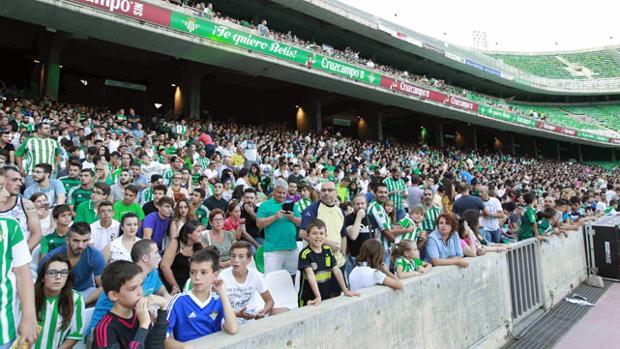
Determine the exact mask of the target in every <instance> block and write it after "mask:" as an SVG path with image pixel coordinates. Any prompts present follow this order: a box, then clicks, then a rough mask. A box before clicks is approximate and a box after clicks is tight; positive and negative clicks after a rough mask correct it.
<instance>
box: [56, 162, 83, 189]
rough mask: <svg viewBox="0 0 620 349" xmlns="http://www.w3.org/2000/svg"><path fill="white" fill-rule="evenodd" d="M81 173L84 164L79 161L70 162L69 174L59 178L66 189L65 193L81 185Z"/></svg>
mask: <svg viewBox="0 0 620 349" xmlns="http://www.w3.org/2000/svg"><path fill="white" fill-rule="evenodd" d="M80 171H82V163H81V162H80V161H79V160H72V161H69V174H68V175H67V176H64V177H60V178H58V180H59V181H60V183H62V185H63V186H64V188H65V193H68V192H70V191H71V189H73V188H75V187H77V186H79V185H80Z"/></svg>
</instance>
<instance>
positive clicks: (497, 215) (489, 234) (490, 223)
mask: <svg viewBox="0 0 620 349" xmlns="http://www.w3.org/2000/svg"><path fill="white" fill-rule="evenodd" d="M479 190H480V192H479V194H480V199H481V200H482V203H483V204H484V207H485V208H486V209H487V211H488V212H489V214H488V215H485V216H483V217H482V235H483V236H484V238H485V240H487V241H488V242H491V243H499V242H500V241H501V236H502V232H501V230H500V226H501V225H502V224H503V223H504V221H505V220H506V218H507V217H506V215H504V210H503V208H502V204H501V202H499V200H498V199H497V198H496V197H495V196H494V195H491V193H489V188H488V187H487V186H481V187H480V188H479ZM493 194H494V193H493Z"/></svg>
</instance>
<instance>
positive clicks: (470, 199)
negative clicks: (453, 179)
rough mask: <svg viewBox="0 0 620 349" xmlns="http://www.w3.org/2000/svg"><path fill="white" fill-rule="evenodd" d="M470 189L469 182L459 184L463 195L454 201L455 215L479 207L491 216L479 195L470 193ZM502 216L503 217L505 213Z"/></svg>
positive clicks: (486, 214)
mask: <svg viewBox="0 0 620 349" xmlns="http://www.w3.org/2000/svg"><path fill="white" fill-rule="evenodd" d="M469 190H470V188H469V184H467V183H460V184H459V194H460V195H461V196H460V197H459V198H458V199H456V200H455V201H454V204H453V205H452V212H454V214H455V215H457V216H460V215H461V214H463V212H465V211H466V210H472V209H474V210H475V209H477V210H479V211H482V212H483V213H484V216H485V217H487V216H490V214H491V213H490V212H489V210H488V209H487V208H486V206H485V205H484V203H483V202H482V200H481V199H480V198H479V197H477V196H473V195H469ZM501 217H503V214H502V215H501ZM495 218H500V215H499V214H498V215H497V217H495Z"/></svg>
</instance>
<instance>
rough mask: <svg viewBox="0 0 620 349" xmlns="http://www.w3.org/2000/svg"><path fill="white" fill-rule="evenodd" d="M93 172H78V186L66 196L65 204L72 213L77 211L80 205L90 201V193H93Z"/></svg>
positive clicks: (86, 170)
mask: <svg viewBox="0 0 620 349" xmlns="http://www.w3.org/2000/svg"><path fill="white" fill-rule="evenodd" d="M93 176H94V174H93V171H92V170H90V169H82V171H81V172H80V186H79V187H74V188H73V189H71V191H70V192H69V194H67V203H68V204H69V205H70V206H71V208H72V209H73V211H74V212H76V211H77V209H78V207H79V206H80V204H81V203H83V202H86V201H88V200H89V199H91V193H92V191H93V185H94V181H93Z"/></svg>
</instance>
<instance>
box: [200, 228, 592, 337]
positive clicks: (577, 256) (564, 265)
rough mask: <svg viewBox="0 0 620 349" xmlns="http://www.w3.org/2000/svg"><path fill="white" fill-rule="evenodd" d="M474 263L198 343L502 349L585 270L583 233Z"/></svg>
mask: <svg viewBox="0 0 620 349" xmlns="http://www.w3.org/2000/svg"><path fill="white" fill-rule="evenodd" d="M469 261H470V266H469V268H466V269H460V268H458V267H453V266H449V267H438V268H434V269H432V270H431V271H430V272H429V273H428V274H426V275H423V276H419V277H415V278H412V279H407V280H404V284H405V289H404V290H403V291H392V290H391V289H388V288H387V287H382V286H376V287H371V288H368V289H364V290H362V292H361V293H362V296H361V297H359V298H347V297H338V298H336V299H330V300H327V301H324V302H323V303H321V305H320V306H318V307H313V306H307V307H304V308H301V309H297V310H295V311H291V312H288V313H284V314H281V315H278V316H274V317H272V318H268V319H264V320H260V321H256V322H253V323H250V324H247V325H245V326H242V327H241V328H240V330H239V332H238V333H237V334H236V335H234V336H231V335H228V334H225V333H217V334H214V335H210V336H206V337H203V338H201V339H198V340H196V341H194V344H195V347H196V348H231V349H232V348H235V349H243V348H248V349H250V348H252V349H254V348H371V347H382V348H426V349H429V348H430V349H432V348H441V349H450V348H470V347H474V348H499V347H500V346H502V345H503V344H506V343H507V342H508V341H509V340H510V339H511V332H512V330H513V328H514V326H515V325H516V324H518V323H519V321H522V320H523V319H524V317H525V315H527V314H525V313H527V312H532V311H534V310H537V309H548V308H550V307H551V306H553V305H554V304H556V303H557V302H559V301H560V300H561V299H562V297H563V296H564V295H566V294H568V293H569V292H570V291H571V289H573V288H575V287H577V285H579V283H580V282H582V281H584V280H585V278H586V274H587V273H586V259H585V255H584V239H583V236H582V233H581V231H580V232H570V233H569V236H568V237H558V236H552V237H549V238H548V240H547V241H546V242H537V241H535V240H527V241H524V242H519V243H517V244H514V248H513V250H512V251H511V252H509V253H487V254H486V255H485V256H482V257H477V258H470V259H469ZM532 292H538V298H536V297H533V293H532ZM528 295H529V296H528ZM515 297H521V298H519V300H516V299H515ZM526 297H530V299H529V301H528V300H527V299H528V298H526ZM515 302H518V304H520V305H522V306H525V308H523V309H522V310H524V311H523V312H521V313H516V312H515V309H516V308H515ZM528 302H529V303H528ZM526 308H527V309H526ZM524 314H525V315H524Z"/></svg>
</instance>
